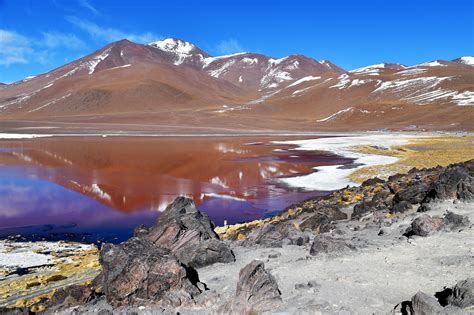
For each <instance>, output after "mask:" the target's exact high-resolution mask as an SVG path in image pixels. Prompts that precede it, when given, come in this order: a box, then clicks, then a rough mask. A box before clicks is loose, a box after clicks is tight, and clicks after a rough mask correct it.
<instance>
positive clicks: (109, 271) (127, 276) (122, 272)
mask: <svg viewBox="0 0 474 315" xmlns="http://www.w3.org/2000/svg"><path fill="white" fill-rule="evenodd" d="M100 263H101V265H102V273H101V275H100V279H101V281H102V291H103V293H104V294H105V296H106V298H107V301H108V302H109V303H110V304H111V305H112V306H114V307H118V306H122V305H140V304H142V303H157V302H160V303H163V305H171V306H179V305H182V304H186V303H188V302H192V301H193V297H194V296H195V295H197V294H199V293H200V290H199V289H198V288H197V286H195V284H196V283H197V282H198V281H199V279H197V273H195V272H191V270H189V269H187V268H186V266H183V265H182V264H181V263H180V262H179V261H178V260H177V259H176V257H175V256H174V255H173V254H172V252H171V251H170V250H169V249H166V248H160V247H157V246H156V245H155V244H153V243H152V242H150V241H148V240H145V239H141V238H137V237H133V238H131V239H129V240H127V241H126V242H124V243H122V244H120V245H112V244H104V245H103V246H102V249H101V251H100Z"/></svg>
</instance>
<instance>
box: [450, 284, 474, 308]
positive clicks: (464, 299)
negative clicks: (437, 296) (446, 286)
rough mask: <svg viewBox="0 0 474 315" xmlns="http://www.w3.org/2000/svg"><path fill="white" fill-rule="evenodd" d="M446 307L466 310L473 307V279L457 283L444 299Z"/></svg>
mask: <svg viewBox="0 0 474 315" xmlns="http://www.w3.org/2000/svg"><path fill="white" fill-rule="evenodd" d="M446 302H447V304H448V305H454V306H458V307H461V308H467V307H470V306H473V305H474V278H469V279H466V280H463V281H459V282H458V283H456V285H455V286H454V287H453V288H452V290H451V294H449V295H448V297H447V298H446Z"/></svg>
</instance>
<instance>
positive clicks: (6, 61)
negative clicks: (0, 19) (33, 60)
mask: <svg viewBox="0 0 474 315" xmlns="http://www.w3.org/2000/svg"><path fill="white" fill-rule="evenodd" d="M0 47H1V49H0V65H7V66H8V65H10V64H14V63H27V62H28V59H29V56H30V55H31V54H32V53H33V48H31V46H30V42H29V40H28V38H26V37H25V36H23V35H20V34H18V33H17V32H14V31H7V30H2V29H0Z"/></svg>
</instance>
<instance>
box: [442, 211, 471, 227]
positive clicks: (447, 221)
mask: <svg viewBox="0 0 474 315" xmlns="http://www.w3.org/2000/svg"><path fill="white" fill-rule="evenodd" d="M469 223H470V222H469V218H468V217H467V216H465V215H460V214H456V213H454V212H451V211H448V213H447V214H446V215H445V216H444V226H445V228H446V229H448V230H456V229H459V228H463V227H466V226H468V225H469Z"/></svg>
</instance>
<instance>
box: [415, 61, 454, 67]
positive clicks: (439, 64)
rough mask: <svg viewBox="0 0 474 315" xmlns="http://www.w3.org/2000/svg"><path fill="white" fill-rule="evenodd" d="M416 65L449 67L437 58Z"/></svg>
mask: <svg viewBox="0 0 474 315" xmlns="http://www.w3.org/2000/svg"><path fill="white" fill-rule="evenodd" d="M415 67H447V65H446V64H443V63H441V62H439V61H438V60H435V61H430V62H424V63H420V64H419V65H416V66H415Z"/></svg>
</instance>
